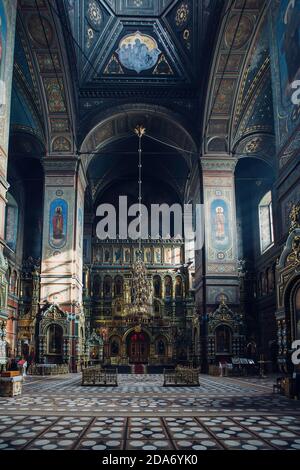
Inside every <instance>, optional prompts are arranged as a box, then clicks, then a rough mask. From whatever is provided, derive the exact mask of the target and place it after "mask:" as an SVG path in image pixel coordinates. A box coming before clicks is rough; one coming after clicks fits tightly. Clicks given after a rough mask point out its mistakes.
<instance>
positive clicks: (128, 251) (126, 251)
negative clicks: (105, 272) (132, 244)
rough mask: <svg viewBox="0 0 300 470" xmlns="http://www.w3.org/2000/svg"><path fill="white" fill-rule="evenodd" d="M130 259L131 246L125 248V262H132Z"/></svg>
mask: <svg viewBox="0 0 300 470" xmlns="http://www.w3.org/2000/svg"><path fill="white" fill-rule="evenodd" d="M130 261H131V254H130V248H125V249H124V262H125V263H130Z"/></svg>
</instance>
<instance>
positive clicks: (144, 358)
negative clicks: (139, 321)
mask: <svg viewBox="0 0 300 470" xmlns="http://www.w3.org/2000/svg"><path fill="white" fill-rule="evenodd" d="M149 343H150V341H149V337H148V335H147V334H146V333H145V332H144V331H140V332H137V331H133V332H132V333H131V334H130V335H129V336H128V338H127V354H128V359H129V363H131V364H146V363H148V358H149V346H150V344H149Z"/></svg>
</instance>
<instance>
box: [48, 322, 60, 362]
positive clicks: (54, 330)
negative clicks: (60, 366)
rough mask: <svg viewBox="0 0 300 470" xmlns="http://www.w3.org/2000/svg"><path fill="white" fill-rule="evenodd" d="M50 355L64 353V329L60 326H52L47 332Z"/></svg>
mask: <svg viewBox="0 0 300 470" xmlns="http://www.w3.org/2000/svg"><path fill="white" fill-rule="evenodd" d="M47 336H48V353H49V354H59V355H60V354H62V352H63V329H62V327H61V326H60V325H57V324H56V323H54V324H53V325H50V326H49V328H48V332H47Z"/></svg>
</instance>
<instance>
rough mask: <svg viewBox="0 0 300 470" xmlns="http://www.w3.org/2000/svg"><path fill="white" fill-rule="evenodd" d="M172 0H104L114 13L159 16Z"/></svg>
mask: <svg viewBox="0 0 300 470" xmlns="http://www.w3.org/2000/svg"><path fill="white" fill-rule="evenodd" d="M172 2H174V0H106V3H107V4H108V5H109V6H110V7H111V8H112V9H113V11H114V13H115V14H116V15H123V16H126V15H130V16H159V15H160V14H161V13H162V12H163V11H164V10H166V8H167V7H168V6H169V5H170V4H171V3H172Z"/></svg>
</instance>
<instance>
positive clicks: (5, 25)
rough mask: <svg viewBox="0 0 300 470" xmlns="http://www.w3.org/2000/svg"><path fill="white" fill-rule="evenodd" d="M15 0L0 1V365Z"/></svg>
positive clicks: (2, 360) (3, 342)
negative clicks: (0, 55)
mask: <svg viewBox="0 0 300 470" xmlns="http://www.w3.org/2000/svg"><path fill="white" fill-rule="evenodd" d="M16 5H17V1H16V0H3V1H2V2H1V3H0V19H1V31H2V33H3V35H4V36H5V39H4V41H2V42H3V43H2V61H1V70H0V72H1V73H0V325H1V331H2V333H3V334H2V333H1V336H0V349H1V352H0V365H1V364H5V363H6V353H5V354H4V352H5V349H6V340H5V336H6V321H7V311H6V306H7V282H6V276H5V274H6V271H7V267H8V265H7V261H6V259H5V257H4V253H3V251H4V246H5V207H6V202H7V200H6V193H7V190H8V188H9V185H8V183H7V181H6V177H7V159H8V141H9V124H10V107H11V106H10V103H11V88H12V75H13V62H14V44H15V24H16Z"/></svg>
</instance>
